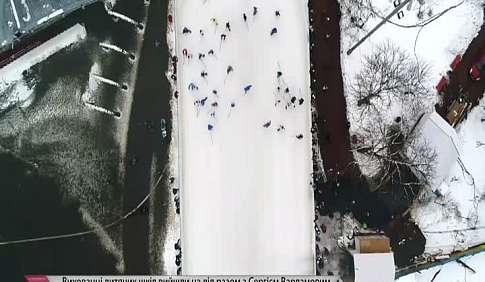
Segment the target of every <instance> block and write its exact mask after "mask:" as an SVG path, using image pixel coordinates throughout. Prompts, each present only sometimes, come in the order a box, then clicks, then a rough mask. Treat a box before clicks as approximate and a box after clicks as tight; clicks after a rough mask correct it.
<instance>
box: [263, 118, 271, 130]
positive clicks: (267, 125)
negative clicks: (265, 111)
mask: <svg viewBox="0 0 485 282" xmlns="http://www.w3.org/2000/svg"><path fill="white" fill-rule="evenodd" d="M270 126H271V120H270V121H268V122H266V123H265V124H263V127H264V128H268V127H270Z"/></svg>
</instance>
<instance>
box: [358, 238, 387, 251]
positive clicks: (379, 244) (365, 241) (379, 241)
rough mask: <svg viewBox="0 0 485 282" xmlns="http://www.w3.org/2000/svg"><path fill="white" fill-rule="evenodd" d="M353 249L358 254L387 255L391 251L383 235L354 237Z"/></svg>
mask: <svg viewBox="0 0 485 282" xmlns="http://www.w3.org/2000/svg"><path fill="white" fill-rule="evenodd" d="M355 249H356V252H358V253H363V254H364V253H388V252H390V251H391V244H390V242H389V238H388V237H386V236H383V235H367V236H356V237H355Z"/></svg>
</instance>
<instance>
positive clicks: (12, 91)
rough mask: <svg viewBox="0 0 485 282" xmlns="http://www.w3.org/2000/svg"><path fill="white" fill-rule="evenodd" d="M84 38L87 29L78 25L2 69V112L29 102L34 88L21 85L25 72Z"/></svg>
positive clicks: (0, 105)
mask: <svg viewBox="0 0 485 282" xmlns="http://www.w3.org/2000/svg"><path fill="white" fill-rule="evenodd" d="M84 38H86V29H85V28H84V27H83V26H82V25H80V24H76V25H75V26H73V27H71V28H69V29H68V30H66V31H64V32H62V33H61V34H59V35H57V36H55V37H54V38H51V39H49V40H47V41H46V42H44V43H43V44H41V45H40V46H38V47H36V48H35V49H33V50H31V51H29V52H28V53H26V54H24V55H23V56H21V57H20V58H18V59H16V60H15V61H13V62H12V63H10V64H8V65H6V66H4V67H3V68H1V69H0V78H1V80H0V112H1V111H3V110H5V109H7V108H9V107H11V106H13V105H15V104H17V103H21V102H24V101H27V100H29V98H30V96H31V94H32V90H31V88H32V87H29V86H27V85H26V83H25V82H24V81H22V82H21V83H20V81H21V80H22V78H23V73H24V71H26V70H28V69H30V68H31V67H32V66H34V65H36V64H38V63H40V62H42V61H43V60H45V59H47V58H48V57H50V56H52V55H53V54H55V53H56V52H58V51H60V50H62V49H64V48H66V47H68V46H69V45H71V44H74V43H76V42H78V41H80V40H83V39H84Z"/></svg>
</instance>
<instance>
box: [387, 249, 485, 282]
mask: <svg viewBox="0 0 485 282" xmlns="http://www.w3.org/2000/svg"><path fill="white" fill-rule="evenodd" d="M461 260H462V261H463V262H464V263H465V264H466V265H468V266H469V267H471V268H472V269H473V270H474V271H475V272H476V273H473V271H471V270H469V269H466V268H465V267H464V266H463V265H461V264H459V263H457V262H449V263H447V264H444V265H441V266H436V267H432V268H430V269H426V270H424V271H421V272H419V273H418V272H416V273H412V274H409V275H406V276H403V277H401V278H399V279H397V280H396V281H397V282H429V281H434V282H451V281H452V282H482V281H485V269H484V267H483V266H484V265H485V253H480V254H477V255H474V256H469V257H465V258H462V259H461ZM434 276H436V278H435V279H434V280H433V277H434Z"/></svg>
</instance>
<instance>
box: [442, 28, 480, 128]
mask: <svg viewBox="0 0 485 282" xmlns="http://www.w3.org/2000/svg"><path fill="white" fill-rule="evenodd" d="M483 55H485V24H484V25H483V26H482V29H481V30H480V32H479V33H478V35H477V36H476V37H475V38H474V39H473V40H472V42H471V43H470V45H469V46H468V48H467V50H466V52H465V54H463V58H462V61H461V63H460V64H459V65H458V66H457V67H456V69H455V70H454V71H453V72H452V74H451V76H450V84H449V85H448V87H447V88H446V90H445V94H444V95H443V104H442V106H438V107H437V108H436V111H437V112H438V113H439V114H440V115H441V116H442V117H443V118H446V113H447V109H448V107H449V106H450V105H451V103H452V102H453V100H454V99H456V98H458V97H459V96H460V94H459V90H458V89H459V87H460V86H461V87H462V88H463V93H465V95H466V97H467V99H468V101H469V102H471V103H473V106H475V105H477V104H478V100H479V99H481V98H482V96H483V92H484V90H485V77H483V76H482V80H480V81H473V80H472V79H471V78H470V75H469V71H470V68H471V66H472V65H473V64H475V63H476V62H478V60H479V59H480V57H482V56H483ZM450 63H451V62H450Z"/></svg>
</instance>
